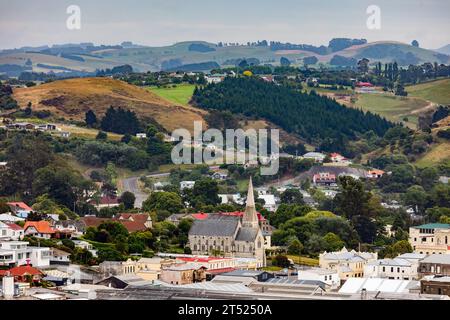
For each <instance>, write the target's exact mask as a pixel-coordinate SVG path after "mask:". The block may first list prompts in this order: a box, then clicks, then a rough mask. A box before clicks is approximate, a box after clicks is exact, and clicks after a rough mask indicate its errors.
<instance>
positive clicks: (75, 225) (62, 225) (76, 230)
mask: <svg viewBox="0 0 450 320" xmlns="http://www.w3.org/2000/svg"><path fill="white" fill-rule="evenodd" d="M53 228H54V229H55V231H56V232H60V233H66V234H70V235H71V236H72V237H79V236H82V235H83V234H84V232H85V231H86V226H85V225H84V223H83V222H82V221H79V220H61V221H57V222H55V223H54V224H53Z"/></svg>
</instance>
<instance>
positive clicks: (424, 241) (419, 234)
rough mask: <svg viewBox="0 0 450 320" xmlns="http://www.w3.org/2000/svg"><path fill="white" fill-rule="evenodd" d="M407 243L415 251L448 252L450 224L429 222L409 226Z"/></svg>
mask: <svg viewBox="0 0 450 320" xmlns="http://www.w3.org/2000/svg"><path fill="white" fill-rule="evenodd" d="M409 243H410V244H411V246H412V247H413V250H414V252H416V253H422V254H427V255H428V254H445V253H450V224H443V223H430V224H424V225H421V226H417V227H412V228H409Z"/></svg>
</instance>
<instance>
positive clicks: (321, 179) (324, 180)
mask: <svg viewBox="0 0 450 320" xmlns="http://www.w3.org/2000/svg"><path fill="white" fill-rule="evenodd" d="M313 183H314V185H315V186H328V187H330V186H335V185H336V175H335V174H331V173H329V172H319V173H317V174H315V175H314V176H313Z"/></svg>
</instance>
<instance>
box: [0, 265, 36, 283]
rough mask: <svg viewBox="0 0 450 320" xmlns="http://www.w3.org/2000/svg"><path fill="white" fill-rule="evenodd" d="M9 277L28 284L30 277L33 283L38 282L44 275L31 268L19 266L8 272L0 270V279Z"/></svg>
mask: <svg viewBox="0 0 450 320" xmlns="http://www.w3.org/2000/svg"><path fill="white" fill-rule="evenodd" d="M4 276H11V277H14V280H15V281H17V282H29V280H30V277H31V281H33V282H40V281H41V279H42V278H43V276H44V274H43V273H42V272H41V271H40V270H38V269H36V268H33V267H31V266H19V267H14V268H12V269H9V270H0V277H4Z"/></svg>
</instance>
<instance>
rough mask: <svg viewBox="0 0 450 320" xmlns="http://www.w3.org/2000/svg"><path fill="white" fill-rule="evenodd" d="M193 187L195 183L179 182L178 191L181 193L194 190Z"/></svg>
mask: <svg viewBox="0 0 450 320" xmlns="http://www.w3.org/2000/svg"><path fill="white" fill-rule="evenodd" d="M194 187H195V181H181V182H180V189H181V191H183V190H186V189H194Z"/></svg>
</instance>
